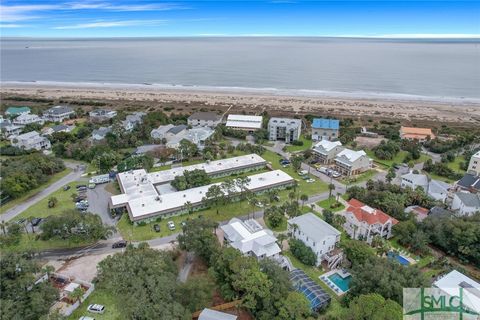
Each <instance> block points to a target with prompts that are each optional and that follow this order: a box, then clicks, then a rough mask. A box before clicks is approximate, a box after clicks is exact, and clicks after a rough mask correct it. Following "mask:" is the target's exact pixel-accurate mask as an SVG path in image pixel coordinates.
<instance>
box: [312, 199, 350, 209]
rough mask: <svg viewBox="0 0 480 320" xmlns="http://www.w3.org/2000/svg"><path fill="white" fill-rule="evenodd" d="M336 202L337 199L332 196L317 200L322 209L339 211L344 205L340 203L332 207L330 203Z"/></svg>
mask: <svg viewBox="0 0 480 320" xmlns="http://www.w3.org/2000/svg"><path fill="white" fill-rule="evenodd" d="M336 202H337V201H336V199H335V197H332V198H328V199H325V200H322V201H319V202H317V205H318V206H319V207H322V208H323V209H328V210H331V211H332V212H337V211H341V210H343V209H345V206H344V205H343V204H341V203H340V205H339V206H338V207H336V208H332V207H331V205H332V204H334V203H336Z"/></svg>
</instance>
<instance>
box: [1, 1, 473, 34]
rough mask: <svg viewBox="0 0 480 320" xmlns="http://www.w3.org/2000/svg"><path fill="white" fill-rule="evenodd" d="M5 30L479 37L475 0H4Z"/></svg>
mask: <svg viewBox="0 0 480 320" xmlns="http://www.w3.org/2000/svg"><path fill="white" fill-rule="evenodd" d="M1 3H2V5H1V7H0V21H1V22H0V27H1V35H2V37H8V36H29V37H112V36H115V37H135V36H138V37H140V36H264V35H265V36H266V35H272V36H282V35H284V36H386V37H412V36H417V37H438V36H440V37H441V36H445V35H448V36H450V37H465V36H470V35H476V36H477V37H480V1H463V2H462V1H424V2H420V1H372V2H366V1H349V2H347V1H329V2H326V1H295V0H293V1H289V0H272V1H221V0H218V1H168V2H167V1H165V2H161V1H154V0H137V1H135V0H85V1H82V0H77V1H75V0H73V1H68V0H67V1H62V0H55V1H53V0H31V1H27V0H2V1H1Z"/></svg>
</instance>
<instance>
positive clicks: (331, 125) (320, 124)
mask: <svg viewBox="0 0 480 320" xmlns="http://www.w3.org/2000/svg"><path fill="white" fill-rule="evenodd" d="M339 127H340V121H339V120H336V119H324V118H316V119H313V123H312V128H315V129H333V130H338V128H339Z"/></svg>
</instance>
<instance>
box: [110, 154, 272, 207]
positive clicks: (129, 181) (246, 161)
mask: <svg viewBox="0 0 480 320" xmlns="http://www.w3.org/2000/svg"><path fill="white" fill-rule="evenodd" d="M261 164H266V161H265V159H263V158H262V157H260V156H259V155H257V154H255V153H252V154H248V155H244V156H239V157H233V158H228V159H222V160H215V161H211V162H206V163H200V164H194V165H191V166H185V167H178V168H173V169H169V170H164V171H157V172H151V173H147V172H146V171H145V170H144V169H138V170H131V171H126V172H121V173H119V174H118V175H117V177H118V181H119V183H120V184H121V187H122V188H121V189H122V190H124V191H125V194H127V195H125V196H123V194H122V195H119V196H113V197H112V204H113V205H114V206H116V205H118V204H121V203H125V202H126V201H128V200H129V199H135V198H139V197H146V196H150V195H157V194H158V192H157V191H156V189H155V186H154V185H157V184H164V183H169V182H171V181H173V180H174V179H175V177H176V176H182V175H183V173H184V172H185V171H192V170H195V169H201V170H205V172H206V173H207V174H208V175H214V174H216V173H220V172H224V171H225V172H226V171H234V170H236V169H241V168H248V167H253V166H257V165H261ZM121 196H123V197H121ZM114 197H116V198H114Z"/></svg>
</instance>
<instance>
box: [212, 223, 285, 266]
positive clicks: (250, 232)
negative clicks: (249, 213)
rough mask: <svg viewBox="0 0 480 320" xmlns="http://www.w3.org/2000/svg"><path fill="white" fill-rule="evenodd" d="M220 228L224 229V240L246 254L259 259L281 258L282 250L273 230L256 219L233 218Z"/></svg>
mask: <svg viewBox="0 0 480 320" xmlns="http://www.w3.org/2000/svg"><path fill="white" fill-rule="evenodd" d="M220 228H221V229H222V230H223V235H224V240H225V241H226V242H227V243H228V244H230V245H231V246H232V247H234V248H235V249H238V250H240V251H241V252H242V253H243V254H244V255H249V256H252V257H255V258H257V259H264V258H272V259H278V258H279V255H280V252H281V251H282V250H281V249H280V247H279V246H278V244H277V238H275V236H274V235H273V232H272V231H271V230H268V229H264V228H263V227H262V226H261V225H260V224H259V223H258V222H257V221H255V220H254V219H249V220H245V221H242V220H240V219H238V218H233V219H231V220H230V221H229V222H228V224H226V225H223V226H221V227H220Z"/></svg>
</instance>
